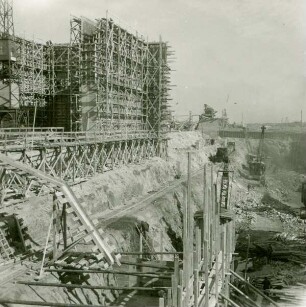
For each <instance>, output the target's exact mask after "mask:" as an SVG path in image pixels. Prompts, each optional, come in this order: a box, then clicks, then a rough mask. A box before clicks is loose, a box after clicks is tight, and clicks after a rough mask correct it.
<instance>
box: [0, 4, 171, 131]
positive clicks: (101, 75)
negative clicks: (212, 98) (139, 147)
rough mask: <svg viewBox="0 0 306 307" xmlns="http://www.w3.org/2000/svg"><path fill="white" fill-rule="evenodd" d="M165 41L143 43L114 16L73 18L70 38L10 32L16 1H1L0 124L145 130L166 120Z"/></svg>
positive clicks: (3, 125)
mask: <svg viewBox="0 0 306 307" xmlns="http://www.w3.org/2000/svg"><path fill="white" fill-rule="evenodd" d="M169 55H170V51H169V46H168V45H167V43H165V42H163V41H162V40H161V39H160V41H158V42H148V41H146V40H145V39H144V38H143V36H140V35H139V34H137V33H136V34H133V33H131V32H129V31H127V30H126V29H124V28H123V27H121V26H120V25H119V24H118V23H116V22H115V21H114V20H113V19H112V18H109V17H105V18H100V19H98V20H95V21H91V20H89V19H86V18H84V17H71V20H70V42H67V43H66V44H55V43H53V42H51V41H48V42H47V43H45V44H42V43H37V42H35V41H29V40H26V39H23V38H20V37H18V36H15V34H14V25H13V7H12V4H10V3H9V2H8V1H3V0H2V1H1V5H0V121H1V127H23V126H26V127H28V126H35V127H50V126H52V127H63V128H64V129H65V131H88V130H91V131H121V132H122V131H124V132H127V131H128V132H132V131H147V132H152V133H153V134H154V135H156V136H158V135H159V132H160V130H161V125H162V122H163V121H164V120H165V119H167V117H168V115H169V112H168V110H167V100H168V94H169V73H170V68H169V66H168V57H169Z"/></svg>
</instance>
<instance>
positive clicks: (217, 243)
mask: <svg viewBox="0 0 306 307" xmlns="http://www.w3.org/2000/svg"><path fill="white" fill-rule="evenodd" d="M216 195H217V185H216V184H214V193H213V198H212V200H213V207H214V208H215V218H214V220H215V259H216V264H215V266H216V273H215V296H216V302H217V304H216V307H218V306H219V303H218V299H219V280H220V271H219V265H220V263H219V260H220V257H219V252H220V229H219V228H220V221H219V206H218V203H217V199H216Z"/></svg>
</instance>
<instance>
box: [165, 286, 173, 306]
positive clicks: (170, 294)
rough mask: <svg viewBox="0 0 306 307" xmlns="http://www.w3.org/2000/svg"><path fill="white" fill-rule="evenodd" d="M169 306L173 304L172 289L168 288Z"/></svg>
mask: <svg viewBox="0 0 306 307" xmlns="http://www.w3.org/2000/svg"><path fill="white" fill-rule="evenodd" d="M166 306H167V307H172V306H173V304H172V291H171V289H168V291H167V304H166Z"/></svg>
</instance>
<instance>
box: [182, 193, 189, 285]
mask: <svg viewBox="0 0 306 307" xmlns="http://www.w3.org/2000/svg"><path fill="white" fill-rule="evenodd" d="M186 192H187V191H186V189H184V190H183V193H184V194H183V195H184V208H183V270H184V278H183V280H182V284H181V285H182V286H183V287H184V286H185V285H186V279H187V275H188V272H187V271H188V243H187V242H188V209H187V193H186Z"/></svg>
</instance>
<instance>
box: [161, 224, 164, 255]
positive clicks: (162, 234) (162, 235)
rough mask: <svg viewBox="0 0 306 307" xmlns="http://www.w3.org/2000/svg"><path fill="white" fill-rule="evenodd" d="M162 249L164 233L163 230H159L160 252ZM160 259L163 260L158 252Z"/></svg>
mask: <svg viewBox="0 0 306 307" xmlns="http://www.w3.org/2000/svg"><path fill="white" fill-rule="evenodd" d="M163 251H164V233H163V230H162V229H161V230H160V252H161V253H162V252H163ZM160 260H161V261H163V254H160Z"/></svg>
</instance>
